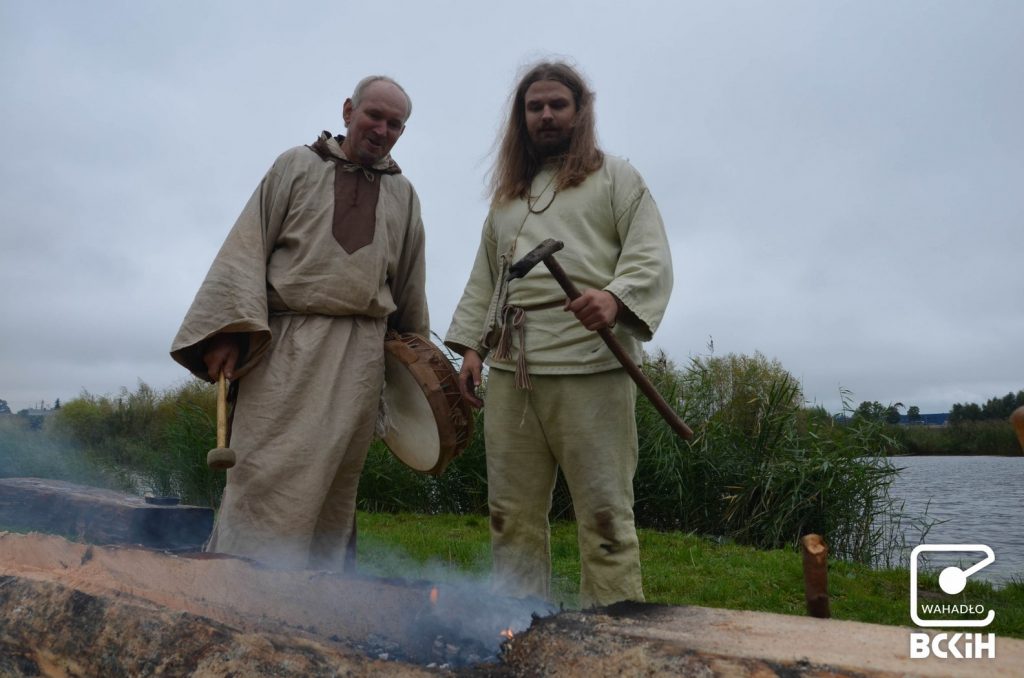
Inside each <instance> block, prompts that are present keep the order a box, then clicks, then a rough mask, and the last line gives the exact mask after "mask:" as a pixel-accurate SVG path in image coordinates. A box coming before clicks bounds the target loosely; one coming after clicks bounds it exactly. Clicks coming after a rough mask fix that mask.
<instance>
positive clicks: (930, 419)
mask: <svg viewBox="0 0 1024 678" xmlns="http://www.w3.org/2000/svg"><path fill="white" fill-rule="evenodd" d="M917 416H918V418H917V420H916V421H910V417H908V416H907V415H905V414H901V415H900V425H901V426H945V425H946V424H947V423H949V412H942V413H939V414H919V415H917Z"/></svg>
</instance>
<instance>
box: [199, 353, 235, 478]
mask: <svg viewBox="0 0 1024 678" xmlns="http://www.w3.org/2000/svg"><path fill="white" fill-rule="evenodd" d="M227 445H228V385H227V379H225V378H224V373H223V372H221V373H220V378H219V379H217V447H215V448H213V449H212V450H210V451H209V452H207V453H206V465H207V466H209V467H210V468H212V469H213V470H214V471H226V470H227V469H229V468H231V467H232V466H234V465H235V451H234V450H232V449H231V448H230V447H228V446H227Z"/></svg>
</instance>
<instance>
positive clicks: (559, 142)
mask: <svg viewBox="0 0 1024 678" xmlns="http://www.w3.org/2000/svg"><path fill="white" fill-rule="evenodd" d="M571 145H572V135H566V136H560V137H558V138H556V139H550V140H543V139H542V140H540V141H536V140H535V141H534V142H533V152H534V154H535V155H536V156H537V157H538V158H540V159H541V160H546V159H548V158H553V157H555V156H559V155H565V154H566V153H568V152H569V146H571Z"/></svg>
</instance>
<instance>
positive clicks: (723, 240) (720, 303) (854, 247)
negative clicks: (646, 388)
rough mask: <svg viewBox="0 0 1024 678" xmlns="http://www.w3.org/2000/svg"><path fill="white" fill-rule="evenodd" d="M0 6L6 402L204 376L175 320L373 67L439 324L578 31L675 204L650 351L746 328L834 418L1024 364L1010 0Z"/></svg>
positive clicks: (612, 148)
mask: <svg viewBox="0 0 1024 678" xmlns="http://www.w3.org/2000/svg"><path fill="white" fill-rule="evenodd" d="M498 6H499V3H485V2H470V1H468V0H467V1H454V0H453V1H448V2H403V1H397V0H392V1H391V2H387V3H344V2H302V1H293V2H288V3H276V2H275V3H270V2H266V3H260V2H252V1H249V2H208V1H207V0H202V1H181V0H177V1H175V2H137V1H135V0H131V1H123V2H114V1H107V2H92V3H87V2H79V1H68V2H48V1H45V0H38V1H33V2H30V1H28V0H24V1H18V0H0V84H2V88H0V148H2V156H0V206H2V213H0V398H3V399H5V400H7V401H8V403H9V404H10V406H11V409H12V410H14V411H17V410H19V409H22V408H26V407H34V406H37V405H38V404H39V403H40V402H45V403H46V404H47V405H50V404H52V403H53V401H54V400H55V399H57V398H60V399H61V400H62V401H67V400H70V399H72V398H74V397H76V396H78V395H79V394H80V393H82V391H83V390H86V391H88V392H90V393H93V394H97V395H105V394H116V393H117V392H118V391H119V390H120V388H121V387H128V388H129V389H130V390H134V389H135V388H136V386H137V384H138V381H139V380H142V381H144V382H146V383H148V384H149V385H151V386H153V387H155V388H161V389H162V388H168V387H173V386H176V385H179V384H180V383H182V382H183V381H185V379H186V377H187V375H186V373H185V371H184V370H183V369H182V368H180V367H179V366H178V365H177V364H175V363H174V362H172V361H171V359H170V358H169V356H168V350H169V347H170V343H171V339H172V338H173V336H174V334H175V332H176V331H177V328H178V325H179V323H180V322H181V319H182V316H183V315H184V313H185V311H186V310H187V308H188V306H189V304H190V303H191V300H192V297H193V295H194V294H195V291H196V289H197V288H198V286H199V284H200V282H201V280H202V278H203V276H204V275H205V273H206V270H207V268H208V267H209V265H210V262H211V260H212V258H213V256H214V254H215V253H216V251H217V249H218V248H219V246H220V244H221V242H222V241H223V239H224V237H225V235H226V234H227V231H228V229H229V228H230V227H231V225H232V223H233V222H234V219H235V218H236V217H237V215H238V212H239V211H240V210H241V208H242V205H243V204H244V203H245V201H246V200H247V199H248V197H249V195H250V194H251V193H252V191H253V189H254V188H255V186H256V184H257V183H258V182H259V180H260V178H261V177H262V175H263V174H264V172H265V171H266V170H267V168H268V167H269V166H270V164H271V163H272V162H273V160H274V158H275V157H276V156H277V155H278V154H280V153H281V152H282V151H284V150H285V149H287V148H289V147H292V146H296V145H301V144H306V143H310V142H312V141H313V140H314V139H315V137H316V135H317V133H319V132H320V131H321V130H324V129H328V130H331V131H332V132H335V133H339V132H342V131H343V129H342V120H341V105H342V102H343V101H344V99H345V97H346V96H347V95H348V94H350V93H351V89H352V87H353V85H354V84H355V83H356V82H357V81H358V80H359V79H360V78H361V77H362V76H364V75H367V74H370V73H386V74H389V75H391V76H393V77H395V78H397V79H398V80H399V81H400V82H402V83H403V84H404V85H405V87H406V89H407V90H408V91H409V93H410V95H411V96H412V98H413V101H414V112H413V116H412V118H411V119H410V120H409V123H408V127H407V130H406V132H405V135H404V136H403V137H402V139H401V140H400V141H399V143H398V145H397V146H396V147H395V150H394V153H393V155H394V157H395V159H396V160H397V161H398V163H399V164H400V165H401V166H402V168H403V170H404V172H405V173H406V175H407V176H408V177H409V178H410V179H411V180H412V182H413V184H414V185H415V186H416V188H417V190H418V192H419V195H420V199H421V202H422V205H423V215H424V221H425V224H426V228H427V238H428V239H427V247H428V250H427V257H428V261H427V285H428V291H429V299H430V304H431V317H432V325H433V329H434V331H435V332H437V333H439V334H442V335H443V334H444V332H445V331H446V330H447V327H448V323H449V321H450V319H451V314H452V311H453V309H454V306H455V304H456V302H457V301H458V298H459V296H460V294H461V291H462V287H463V285H464V284H465V280H466V277H467V275H468V272H469V266H470V263H471V261H472V258H473V255H474V253H475V251H476V247H477V244H478V240H479V232H480V226H481V223H482V221H483V218H484V215H485V213H486V210H487V203H486V200H485V197H484V178H485V174H486V172H487V170H488V168H489V166H490V163H491V160H492V157H493V156H492V155H491V151H492V149H493V144H494V139H495V135H496V133H497V130H498V127H499V125H500V124H501V122H502V118H503V115H504V112H505V105H506V103H507V98H508V94H509V92H510V90H511V89H512V87H513V85H514V83H515V81H516V77H517V74H518V73H519V72H520V70H521V68H522V67H523V66H524V65H525V64H528V63H530V62H532V61H534V60H536V59H537V58H540V57H550V56H562V57H566V58H569V59H571V60H572V61H573V62H574V63H576V64H578V65H579V66H580V68H581V69H582V71H583V72H584V73H585V74H586V75H587V77H588V79H589V80H590V82H591V84H592V85H593V87H594V89H595V90H596V91H597V123H598V130H599V135H600V140H601V143H602V145H603V147H604V149H605V150H606V151H607V152H609V153H612V154H616V155H620V156H624V157H626V158H628V159H629V160H630V161H631V162H632V163H633V165H634V166H636V167H637V168H638V169H639V171H640V172H641V173H642V174H643V176H644V177H645V179H646V180H647V183H648V185H649V186H650V188H651V191H652V192H653V195H654V197H655V199H656V200H657V202H658V204H659V206H660V208H661V211H662V215H663V217H664V220H665V223H666V226H667V228H668V233H669V237H670V239H671V246H672V256H673V259H674V263H675V273H676V283H675V289H674V292H673V295H672V300H671V303H670V305H669V308H668V311H667V314H666V317H665V321H664V323H663V325H662V326H661V329H660V330H659V331H658V333H657V334H656V335H655V338H654V341H653V342H652V344H651V345H650V348H651V349H662V350H664V351H665V352H666V353H667V354H668V355H669V356H670V357H671V358H673V359H674V360H675V361H677V362H678V363H680V364H685V363H686V362H687V361H688V360H689V358H690V357H691V356H695V355H700V354H705V353H707V350H708V344H709V340H713V342H714V352H715V354H717V355H725V354H727V353H741V354H753V353H754V352H755V351H760V352H761V353H763V354H764V355H765V356H767V357H768V358H776V359H778V360H779V361H780V362H781V363H782V365H783V366H784V367H785V368H786V369H788V370H789V371H790V372H791V373H792V374H793V375H794V376H796V377H797V378H798V379H800V381H801V382H802V384H803V388H804V393H805V396H806V398H807V400H808V401H809V402H811V403H816V404H820V405H823V406H825V407H826V408H827V409H829V410H830V411H832V412H837V411H839V408H840V388H843V389H847V390H848V391H850V392H851V393H852V395H851V398H852V400H853V403H854V405H856V404H857V403H859V402H860V401H862V400H877V401H879V402H882V403H883V404H888V403H892V402H897V401H899V402H902V403H904V404H905V405H907V406H910V405H917V406H919V407H920V408H921V411H922V412H926V413H927V412H945V411H948V410H949V408H950V406H951V405H952V404H953V403H955V402H979V403H981V402H984V401H985V400H987V399H988V398H990V397H992V396H998V395H1003V394H1005V393H1007V392H1010V391H1013V392H1016V391H1018V390H1020V389H1024V313H1022V297H1024V294H1022V293H1024V197H1022V195H1024V123H1022V121H1024V77H1022V73H1024V3H1021V2H1014V1H1013V0H1006V1H1003V2H988V1H976V0H972V1H970V2H966V1H963V2H962V1H959V0H957V1H939V0H931V1H914V2H892V1H890V0H885V1H877V2H871V1H864V0H859V1H856V2H826V1H818V0H814V1H810V0H809V1H806V2H710V1H709V2H701V3H695V2H634V3H625V2H616V3H609V2H593V1H591V2H555V1H548V2H532V1H525V2H517V3H500V7H501V9H498Z"/></svg>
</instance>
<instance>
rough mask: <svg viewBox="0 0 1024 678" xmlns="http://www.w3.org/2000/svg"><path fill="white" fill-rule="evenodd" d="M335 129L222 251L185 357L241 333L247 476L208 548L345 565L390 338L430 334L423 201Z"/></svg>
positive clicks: (239, 412) (242, 452)
mask: <svg viewBox="0 0 1024 678" xmlns="http://www.w3.org/2000/svg"><path fill="white" fill-rule="evenodd" d="M342 141H343V139H342V138H341V137H332V136H331V135H330V134H329V133H327V132H324V133H323V134H321V136H320V138H319V139H318V140H317V141H316V142H315V143H314V144H312V145H310V146H299V147H296V148H293V149H290V150H288V151H286V152H284V153H283V154H281V156H280V157H278V158H277V160H276V161H275V162H274V164H273V166H272V167H271V168H270V170H269V171H268V172H267V174H266V175H265V176H264V177H263V180H262V181H261V182H260V185H259V186H258V187H257V189H256V191H255V192H254V193H253V195H252V197H251V198H250V199H249V202H248V203H247V204H246V206H245V208H244V209H243V210H242V213H241V215H240V216H239V217H238V220H237V221H236V223H235V225H234V227H233V228H232V229H231V232H230V233H229V234H228V237H227V239H226V241H225V242H224V244H223V246H222V247H221V249H220V252H219V253H218V254H217V257H216V258H215V260H214V262H213V264H212V266H211V267H210V270H209V272H208V273H207V276H206V279H205V280H204V281H203V283H202V285H201V287H200V288H199V291H198V293H197V294H196V297H195V300H194V301H193V302H192V306H191V308H190V309H189V311H188V313H187V315H186V316H185V319H184V321H183V322H182V325H181V328H180V329H179V331H178V334H177V336H176V337H175V339H174V342H173V344H172V347H171V356H172V357H173V358H174V360H176V361H178V362H179V363H181V364H182V365H184V366H185V367H186V368H187V369H188V370H189V371H191V372H192V373H193V374H195V375H196V376H198V377H201V378H204V379H208V378H209V376H208V374H207V368H206V365H205V363H204V362H203V359H202V356H203V352H204V350H205V348H206V345H207V342H208V340H209V339H210V338H212V337H213V336H214V335H216V334H219V333H222V332H232V333H239V335H240V339H241V346H242V354H241V356H240V358H239V362H238V365H237V367H236V369H235V375H234V378H235V382H236V383H237V400H236V402H235V406H234V413H233V421H232V434H231V441H230V447H231V449H233V450H234V451H235V454H236V457H237V462H236V465H235V466H234V467H233V468H231V469H229V470H228V472H227V486H226V488H225V491H224V497H223V500H222V503H221V507H220V511H219V512H218V518H217V523H216V525H215V526H214V531H213V535H212V537H211V539H210V543H209V544H208V546H207V548H208V550H211V551H219V552H226V553H233V554H236V555H242V556H247V557H251V558H255V559H257V560H262V561H269V562H273V563H275V564H278V565H282V566H286V567H300V568H301V567H308V566H314V567H340V561H341V559H342V558H343V557H344V552H345V548H346V546H347V545H348V543H349V541H350V538H351V536H352V534H353V532H354V516H355V495H356V487H357V485H358V479H359V473H360V471H361V470H362V465H363V461H364V460H365V457H366V452H367V450H368V448H369V445H370V442H371V440H372V437H373V429H374V423H375V421H376V418H377V409H378V403H379V400H380V394H381V389H382V386H383V375H384V334H385V331H386V330H387V329H388V328H391V329H395V330H397V331H400V332H416V333H418V334H424V335H427V334H429V318H428V313H427V301H426V292H425V287H424V281H425V262H424V232H423V223H422V221H421V219H420V206H419V199H418V198H417V196H416V192H415V190H414V189H413V187H412V184H410V183H409V181H408V180H407V179H406V178H405V177H404V176H402V174H401V170H400V169H399V168H398V166H397V165H396V164H395V163H394V162H393V161H392V160H391V158H390V157H387V158H384V159H383V160H381V161H379V162H378V163H376V164H375V165H374V166H373V167H370V168H364V167H363V166H361V165H358V164H355V163H351V162H349V161H348V160H347V158H346V157H345V154H344V153H343V152H342V150H341V142H342Z"/></svg>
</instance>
